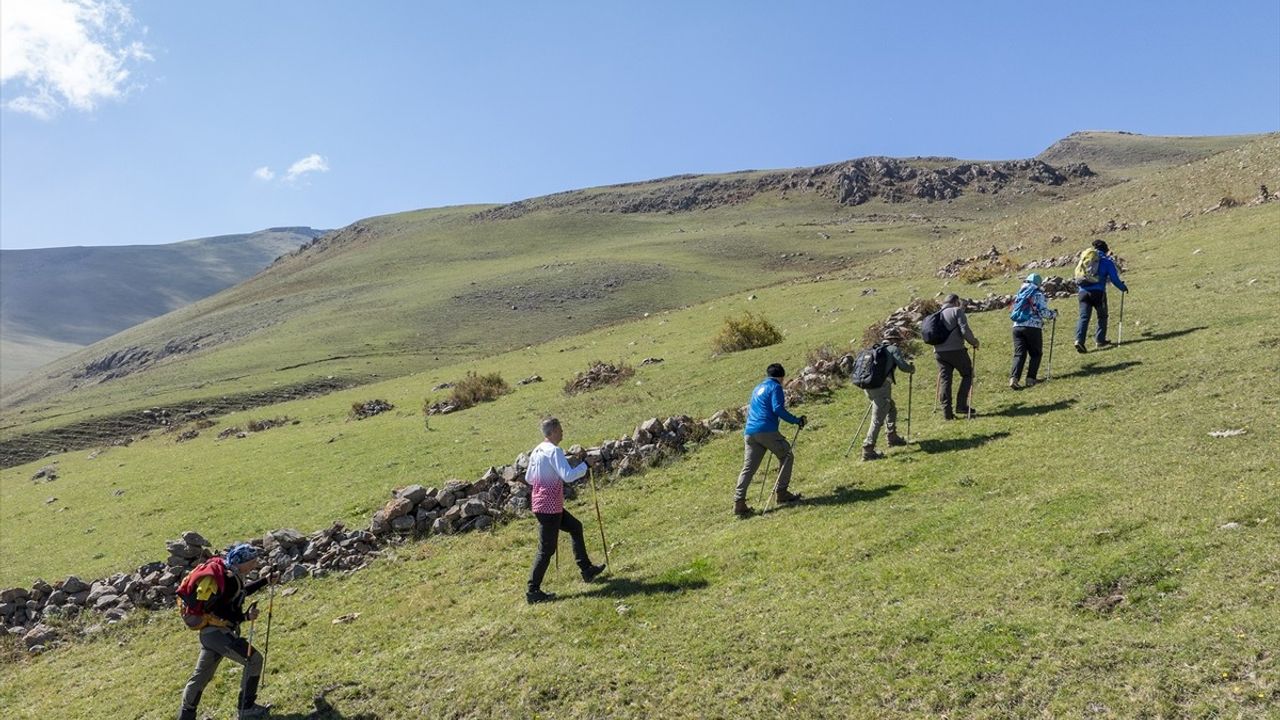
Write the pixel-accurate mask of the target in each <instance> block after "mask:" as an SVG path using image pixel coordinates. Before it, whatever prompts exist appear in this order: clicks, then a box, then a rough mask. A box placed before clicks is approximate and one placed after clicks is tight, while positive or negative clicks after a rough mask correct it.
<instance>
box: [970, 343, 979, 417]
mask: <svg viewBox="0 0 1280 720" xmlns="http://www.w3.org/2000/svg"><path fill="white" fill-rule="evenodd" d="M970 372H972V373H973V377H972V378H970V380H969V419H970V420H972V419H973V388H974V386H975V385H977V384H978V348H974V349H973V367H972V368H971V369H970Z"/></svg>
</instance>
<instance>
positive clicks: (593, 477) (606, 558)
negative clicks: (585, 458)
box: [587, 468, 609, 565]
mask: <svg viewBox="0 0 1280 720" xmlns="http://www.w3.org/2000/svg"><path fill="white" fill-rule="evenodd" d="M587 473H588V474H589V475H590V476H591V499H592V500H594V501H595V503H596V524H598V525H599V526H600V544H601V545H603V546H604V564H605V565H608V564H609V543H608V542H607V541H606V540H605V539H604V519H603V518H602V517H601V516H600V495H599V493H598V492H597V491H596V471H595V468H588V469H587Z"/></svg>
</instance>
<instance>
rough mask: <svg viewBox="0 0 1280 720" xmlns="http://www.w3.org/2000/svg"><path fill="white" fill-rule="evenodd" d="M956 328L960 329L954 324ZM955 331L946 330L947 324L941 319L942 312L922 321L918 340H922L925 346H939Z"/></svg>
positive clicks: (953, 329)
mask: <svg viewBox="0 0 1280 720" xmlns="http://www.w3.org/2000/svg"><path fill="white" fill-rule="evenodd" d="M944 309H945V308H944ZM956 327H960V325H959V323H957V324H956ZM955 331H956V328H950V329H948V328H947V322H946V321H945V320H943V319H942V310H939V311H938V312H936V313H933V314H932V315H929V316H926V317H925V319H924V321H923V322H921V323H920V339H921V340H924V341H925V344H927V345H941V344H942V343H944V342H946V341H947V338H949V337H951V333H953V332H955Z"/></svg>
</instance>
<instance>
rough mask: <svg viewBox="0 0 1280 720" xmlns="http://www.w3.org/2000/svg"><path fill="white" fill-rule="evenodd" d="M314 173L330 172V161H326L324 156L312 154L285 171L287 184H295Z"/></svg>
mask: <svg viewBox="0 0 1280 720" xmlns="http://www.w3.org/2000/svg"><path fill="white" fill-rule="evenodd" d="M313 172H329V161H328V160H325V159H324V156H323V155H318V154H316V153H311V154H310V155H308V156H306V157H304V158H302V159H301V160H299V161H297V162H295V163H294V164H292V165H290V166H289V169H288V170H286V171H285V174H284V180H285V182H293V181H294V180H297V179H298V178H300V177H302V176H303V175H306V174H307V173H313Z"/></svg>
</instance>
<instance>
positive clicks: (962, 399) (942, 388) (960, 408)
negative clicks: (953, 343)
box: [933, 350, 973, 415]
mask: <svg viewBox="0 0 1280 720" xmlns="http://www.w3.org/2000/svg"><path fill="white" fill-rule="evenodd" d="M933 358H934V360H937V361H938V403H939V404H940V405H941V406H942V414H943V415H950V414H951V375H952V373H953V372H958V373H960V388H959V390H958V391H957V392H956V410H957V412H959V413H960V414H961V415H963V414H965V413H966V412H968V411H969V388H971V387H972V386H973V362H972V361H970V360H969V352H968V351H967V350H942V351H937V350H935V351H934V354H933Z"/></svg>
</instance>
